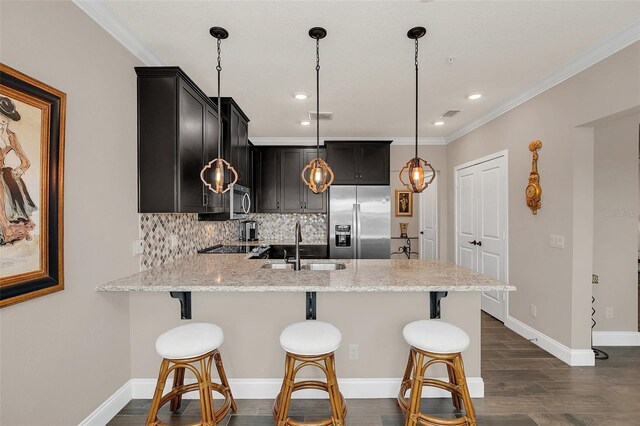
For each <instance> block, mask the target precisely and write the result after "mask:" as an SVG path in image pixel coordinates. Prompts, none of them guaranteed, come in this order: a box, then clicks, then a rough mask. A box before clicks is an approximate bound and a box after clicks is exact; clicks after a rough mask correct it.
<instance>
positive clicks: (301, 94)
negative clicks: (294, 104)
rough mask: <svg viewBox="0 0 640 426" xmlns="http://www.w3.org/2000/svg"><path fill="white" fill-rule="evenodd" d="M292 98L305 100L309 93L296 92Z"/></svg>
mask: <svg viewBox="0 0 640 426" xmlns="http://www.w3.org/2000/svg"><path fill="white" fill-rule="evenodd" d="M293 97H294V98H296V99H297V100H299V101H304V100H307V99H308V98H309V94H308V93H304V92H297V93H295V94H294V95H293Z"/></svg>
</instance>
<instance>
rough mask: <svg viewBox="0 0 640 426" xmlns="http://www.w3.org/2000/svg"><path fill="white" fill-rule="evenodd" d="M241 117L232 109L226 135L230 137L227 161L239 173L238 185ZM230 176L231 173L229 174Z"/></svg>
mask: <svg viewBox="0 0 640 426" xmlns="http://www.w3.org/2000/svg"><path fill="white" fill-rule="evenodd" d="M239 119H240V117H239V116H238V113H237V112H236V111H235V110H234V109H231V115H230V117H229V121H228V123H229V130H228V131H226V132H225V134H227V135H229V145H228V146H229V157H228V158H227V159H226V160H227V161H228V162H229V163H231V166H232V167H233V168H234V169H235V171H236V173H238V184H240V185H242V184H241V183H240V161H239V160H240V149H239V148H240V147H239V145H240V141H239V139H238V122H239ZM229 175H230V173H229ZM229 179H231V176H229Z"/></svg>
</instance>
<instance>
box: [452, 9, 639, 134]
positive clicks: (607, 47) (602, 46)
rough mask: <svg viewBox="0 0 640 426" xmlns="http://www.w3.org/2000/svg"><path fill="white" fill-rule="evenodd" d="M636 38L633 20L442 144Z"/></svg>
mask: <svg viewBox="0 0 640 426" xmlns="http://www.w3.org/2000/svg"><path fill="white" fill-rule="evenodd" d="M637 41H640V21H636V22H634V23H633V24H632V25H630V26H628V27H627V28H625V29H624V30H622V31H620V32H619V33H617V34H615V35H613V36H611V37H609V38H607V39H605V40H603V41H602V42H600V43H598V44H597V45H595V46H594V47H593V48H591V49H589V50H588V51H586V52H584V53H582V54H581V55H579V56H577V57H575V58H573V59H572V60H570V61H569V62H568V63H567V64H566V65H564V66H563V67H562V68H560V69H558V70H556V71H554V72H553V73H551V74H549V75H547V76H546V77H544V78H542V79H540V80H538V81H536V82H535V83H533V84H532V85H531V86H529V87H527V88H525V89H523V90H521V91H519V92H518V93H516V94H515V95H514V96H513V97H511V98H510V99H508V100H507V101H505V102H503V103H502V104H500V105H498V106H496V107H495V108H493V109H492V110H491V111H489V112H488V113H486V114H485V115H483V116H482V117H480V118H478V119H477V120H475V121H472V122H471V123H469V124H467V125H465V126H463V127H461V128H460V129H458V130H456V131H455V132H453V133H451V134H449V135H448V136H447V137H446V138H445V139H446V143H451V142H453V141H455V140H456V139H459V138H461V137H462V136H464V135H466V134H467V133H469V132H471V131H473V130H475V129H477V128H478V127H480V126H482V125H484V124H487V123H488V122H489V121H491V120H493V119H495V118H497V117H499V116H501V115H502V114H504V113H506V112H508V111H510V110H512V109H513V108H515V107H517V106H518V105H521V104H523V103H525V102H526V101H528V100H529V99H532V98H534V97H536V96H538V95H539V94H541V93H543V92H545V91H547V90H549V89H551V88H552V87H554V86H556V85H558V84H560V83H562V82H563V81H565V80H567V79H568V78H570V77H573V76H574V75H576V74H578V73H579V72H581V71H584V70H585V69H587V68H589V67H590V66H592V65H595V64H596V63H598V62H600V61H602V60H603V59H605V58H607V57H609V56H611V55H613V54H614V53H616V52H618V51H620V50H622V49H624V48H625V47H627V46H629V45H631V44H633V43H635V42H637Z"/></svg>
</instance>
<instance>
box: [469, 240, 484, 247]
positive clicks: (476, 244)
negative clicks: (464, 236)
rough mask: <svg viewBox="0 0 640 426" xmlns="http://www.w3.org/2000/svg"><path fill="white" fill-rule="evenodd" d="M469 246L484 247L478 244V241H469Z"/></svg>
mask: <svg viewBox="0 0 640 426" xmlns="http://www.w3.org/2000/svg"><path fill="white" fill-rule="evenodd" d="M469 244H473V245H474V246H478V245H480V246H481V245H482V243H479V242H478V241H476V240H473V241H469Z"/></svg>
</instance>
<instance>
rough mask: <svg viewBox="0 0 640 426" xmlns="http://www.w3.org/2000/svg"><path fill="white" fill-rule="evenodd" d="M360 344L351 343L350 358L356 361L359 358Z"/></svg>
mask: <svg viewBox="0 0 640 426" xmlns="http://www.w3.org/2000/svg"><path fill="white" fill-rule="evenodd" d="M358 356H359V354H358V345H349V359H350V360H352V361H355V360H357V359H358Z"/></svg>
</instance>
